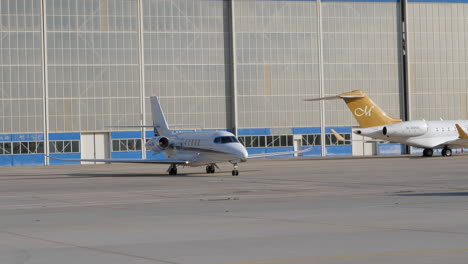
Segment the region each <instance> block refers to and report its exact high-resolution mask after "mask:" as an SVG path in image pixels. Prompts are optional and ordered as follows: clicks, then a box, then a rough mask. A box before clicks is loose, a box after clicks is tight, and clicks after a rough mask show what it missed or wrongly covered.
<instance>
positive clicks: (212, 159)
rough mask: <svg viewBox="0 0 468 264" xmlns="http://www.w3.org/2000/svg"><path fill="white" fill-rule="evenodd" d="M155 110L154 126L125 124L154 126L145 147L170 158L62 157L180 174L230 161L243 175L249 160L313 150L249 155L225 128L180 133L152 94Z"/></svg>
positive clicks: (153, 113) (212, 170)
mask: <svg viewBox="0 0 468 264" xmlns="http://www.w3.org/2000/svg"><path fill="white" fill-rule="evenodd" d="M151 111H152V115H153V125H152V126H125V127H140V128H141V127H152V128H154V132H155V137H154V138H152V139H150V140H149V141H148V142H147V143H146V145H145V147H146V149H148V150H151V151H153V152H154V153H161V152H163V153H164V154H165V155H166V157H167V159H146V160H142V159H139V160H138V159H61V158H54V157H50V156H49V158H51V159H56V160H65V161H89V162H109V163H152V164H169V165H170V166H169V168H168V169H167V172H168V173H169V175H176V174H177V166H190V167H197V166H205V165H206V173H214V172H215V167H217V165H216V164H217V163H221V162H230V163H231V164H233V166H234V167H233V170H232V176H237V175H239V171H238V166H237V164H238V163H240V162H245V161H246V160H247V159H253V158H263V157H270V156H281V155H288V154H294V153H303V152H307V151H309V150H311V149H312V148H308V149H305V150H301V151H289V152H275V153H267V154H258V155H250V156H249V155H248V153H247V150H246V149H245V147H244V146H243V145H242V144H241V143H239V141H238V140H237V138H236V137H235V136H234V134H232V133H229V132H225V131H190V132H176V131H174V130H170V129H169V127H168V125H167V122H166V118H165V117H164V113H163V111H162V109H161V105H160V104H159V100H158V98H157V97H155V96H151Z"/></svg>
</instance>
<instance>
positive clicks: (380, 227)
mask: <svg viewBox="0 0 468 264" xmlns="http://www.w3.org/2000/svg"><path fill="white" fill-rule="evenodd" d="M212 216H215V215H212ZM216 216H218V217H219V216H222V215H216ZM229 218H240V219H255V220H265V218H262V217H253V216H238V215H237V216H236V215H233V214H230V215H229ZM268 220H270V221H278V222H287V223H297V224H307V225H319V226H342V227H355V228H367V229H384V230H392V231H412V232H426V233H440V234H451V235H468V233H467V232H451V231H442V230H431V229H416V228H410V227H408V228H398V227H391V226H378V225H350V224H336V223H311V222H308V221H304V220H290V219H279V218H268Z"/></svg>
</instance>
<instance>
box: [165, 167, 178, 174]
mask: <svg viewBox="0 0 468 264" xmlns="http://www.w3.org/2000/svg"><path fill="white" fill-rule="evenodd" d="M167 171H168V172H169V175H177V166H176V165H175V164H172V165H171V166H170V167H169V169H168V170H167Z"/></svg>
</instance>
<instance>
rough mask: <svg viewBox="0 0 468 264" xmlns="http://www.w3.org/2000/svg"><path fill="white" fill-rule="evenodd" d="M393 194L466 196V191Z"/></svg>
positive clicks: (467, 193)
mask: <svg viewBox="0 0 468 264" xmlns="http://www.w3.org/2000/svg"><path fill="white" fill-rule="evenodd" d="M393 195H395V196H468V192H437V193H434V192H432V193H397V194H393Z"/></svg>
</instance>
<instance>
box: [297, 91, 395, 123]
mask: <svg viewBox="0 0 468 264" xmlns="http://www.w3.org/2000/svg"><path fill="white" fill-rule="evenodd" d="M338 98H341V99H343V100H344V101H345V103H346V105H347V106H348V108H349V110H350V111H351V113H352V114H353V116H354V118H355V119H356V121H357V122H358V123H359V126H360V127H362V128H367V127H374V126H384V125H390V124H395V123H399V122H401V121H402V120H401V119H398V118H393V117H390V116H388V115H387V114H386V113H385V112H384V111H383V110H382V109H380V107H379V106H377V105H376V104H375V103H374V102H373V101H372V100H371V99H370V98H369V96H368V95H367V94H366V93H364V92H363V91H360V90H355V91H352V92H347V93H342V94H339V95H336V96H332V97H322V98H316V99H307V100H306V101H317V100H331V99H338Z"/></svg>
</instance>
